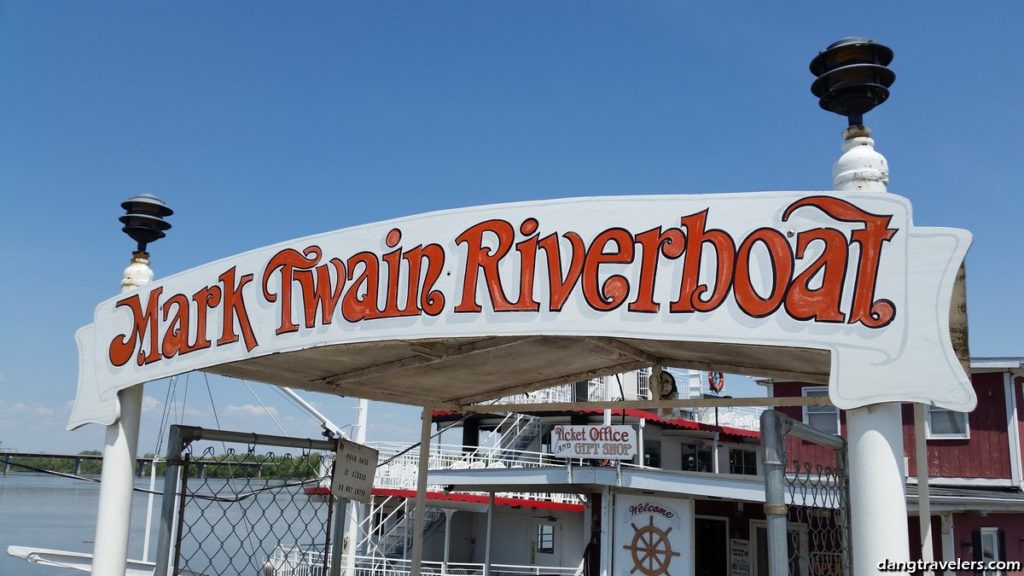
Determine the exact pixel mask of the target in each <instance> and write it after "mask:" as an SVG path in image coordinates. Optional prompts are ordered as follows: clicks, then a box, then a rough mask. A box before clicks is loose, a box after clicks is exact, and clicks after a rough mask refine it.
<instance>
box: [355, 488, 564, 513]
mask: <svg viewBox="0 0 1024 576" xmlns="http://www.w3.org/2000/svg"><path fill="white" fill-rule="evenodd" d="M373 495H374V496H395V497H398V498H415V497H416V491H415V490H408V489H404V488H374V489H373ZM427 500H430V501H433V502H471V503H474V504H487V496H484V495H483V494H466V493H463V492H427ZM494 503H495V504H496V505H498V506H509V507H511V508H539V509H544V510H560V511H563V512H583V504H567V503H563V502H548V501H547V500H532V499H528V498H510V497H508V496H495V497H494Z"/></svg>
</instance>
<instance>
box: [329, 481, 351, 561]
mask: <svg viewBox="0 0 1024 576" xmlns="http://www.w3.org/2000/svg"><path fill="white" fill-rule="evenodd" d="M347 508H348V498H335V499H334V519H333V520H334V526H332V527H331V530H332V532H331V570H330V572H329V574H330V576H341V563H342V558H341V555H342V552H344V548H345V510H346V509H347Z"/></svg>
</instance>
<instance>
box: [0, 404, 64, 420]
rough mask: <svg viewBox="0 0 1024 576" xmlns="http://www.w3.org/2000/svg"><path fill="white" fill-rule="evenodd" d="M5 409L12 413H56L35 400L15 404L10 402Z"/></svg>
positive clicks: (51, 414) (48, 414)
mask: <svg viewBox="0 0 1024 576" xmlns="http://www.w3.org/2000/svg"><path fill="white" fill-rule="evenodd" d="M7 411H8V412H10V413H12V414H26V415H32V416H41V417H49V416H53V415H55V414H56V413H57V412H56V411H55V410H54V409H53V408H50V407H49V406H47V405H45V404H39V403H36V402H33V403H31V404H26V403H24V402H18V403H17V404H12V405H11V407H10V408H8V409H7Z"/></svg>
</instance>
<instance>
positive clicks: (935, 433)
mask: <svg viewBox="0 0 1024 576" xmlns="http://www.w3.org/2000/svg"><path fill="white" fill-rule="evenodd" d="M924 423H925V431H926V432H927V433H928V438H929V439H935V440H943V439H951V440H966V439H968V438H970V430H969V429H968V427H967V412H954V411H952V410H946V409H945V408H939V407H938V406H928V409H927V410H926V411H925V419H924Z"/></svg>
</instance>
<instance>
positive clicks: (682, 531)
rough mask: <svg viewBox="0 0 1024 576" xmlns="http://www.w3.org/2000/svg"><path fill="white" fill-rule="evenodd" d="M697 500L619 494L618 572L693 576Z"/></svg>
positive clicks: (614, 552) (615, 544)
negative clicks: (694, 509) (694, 518)
mask: <svg viewBox="0 0 1024 576" xmlns="http://www.w3.org/2000/svg"><path fill="white" fill-rule="evenodd" d="M693 542H694V533H693V500H684V499H677V498H657V497H653V496H646V495H633V494H616V495H615V527H614V531H613V544H612V566H613V571H612V572H613V573H614V574H643V575H652V576H661V575H664V576H691V575H692V574H693V573H694V549H693Z"/></svg>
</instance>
